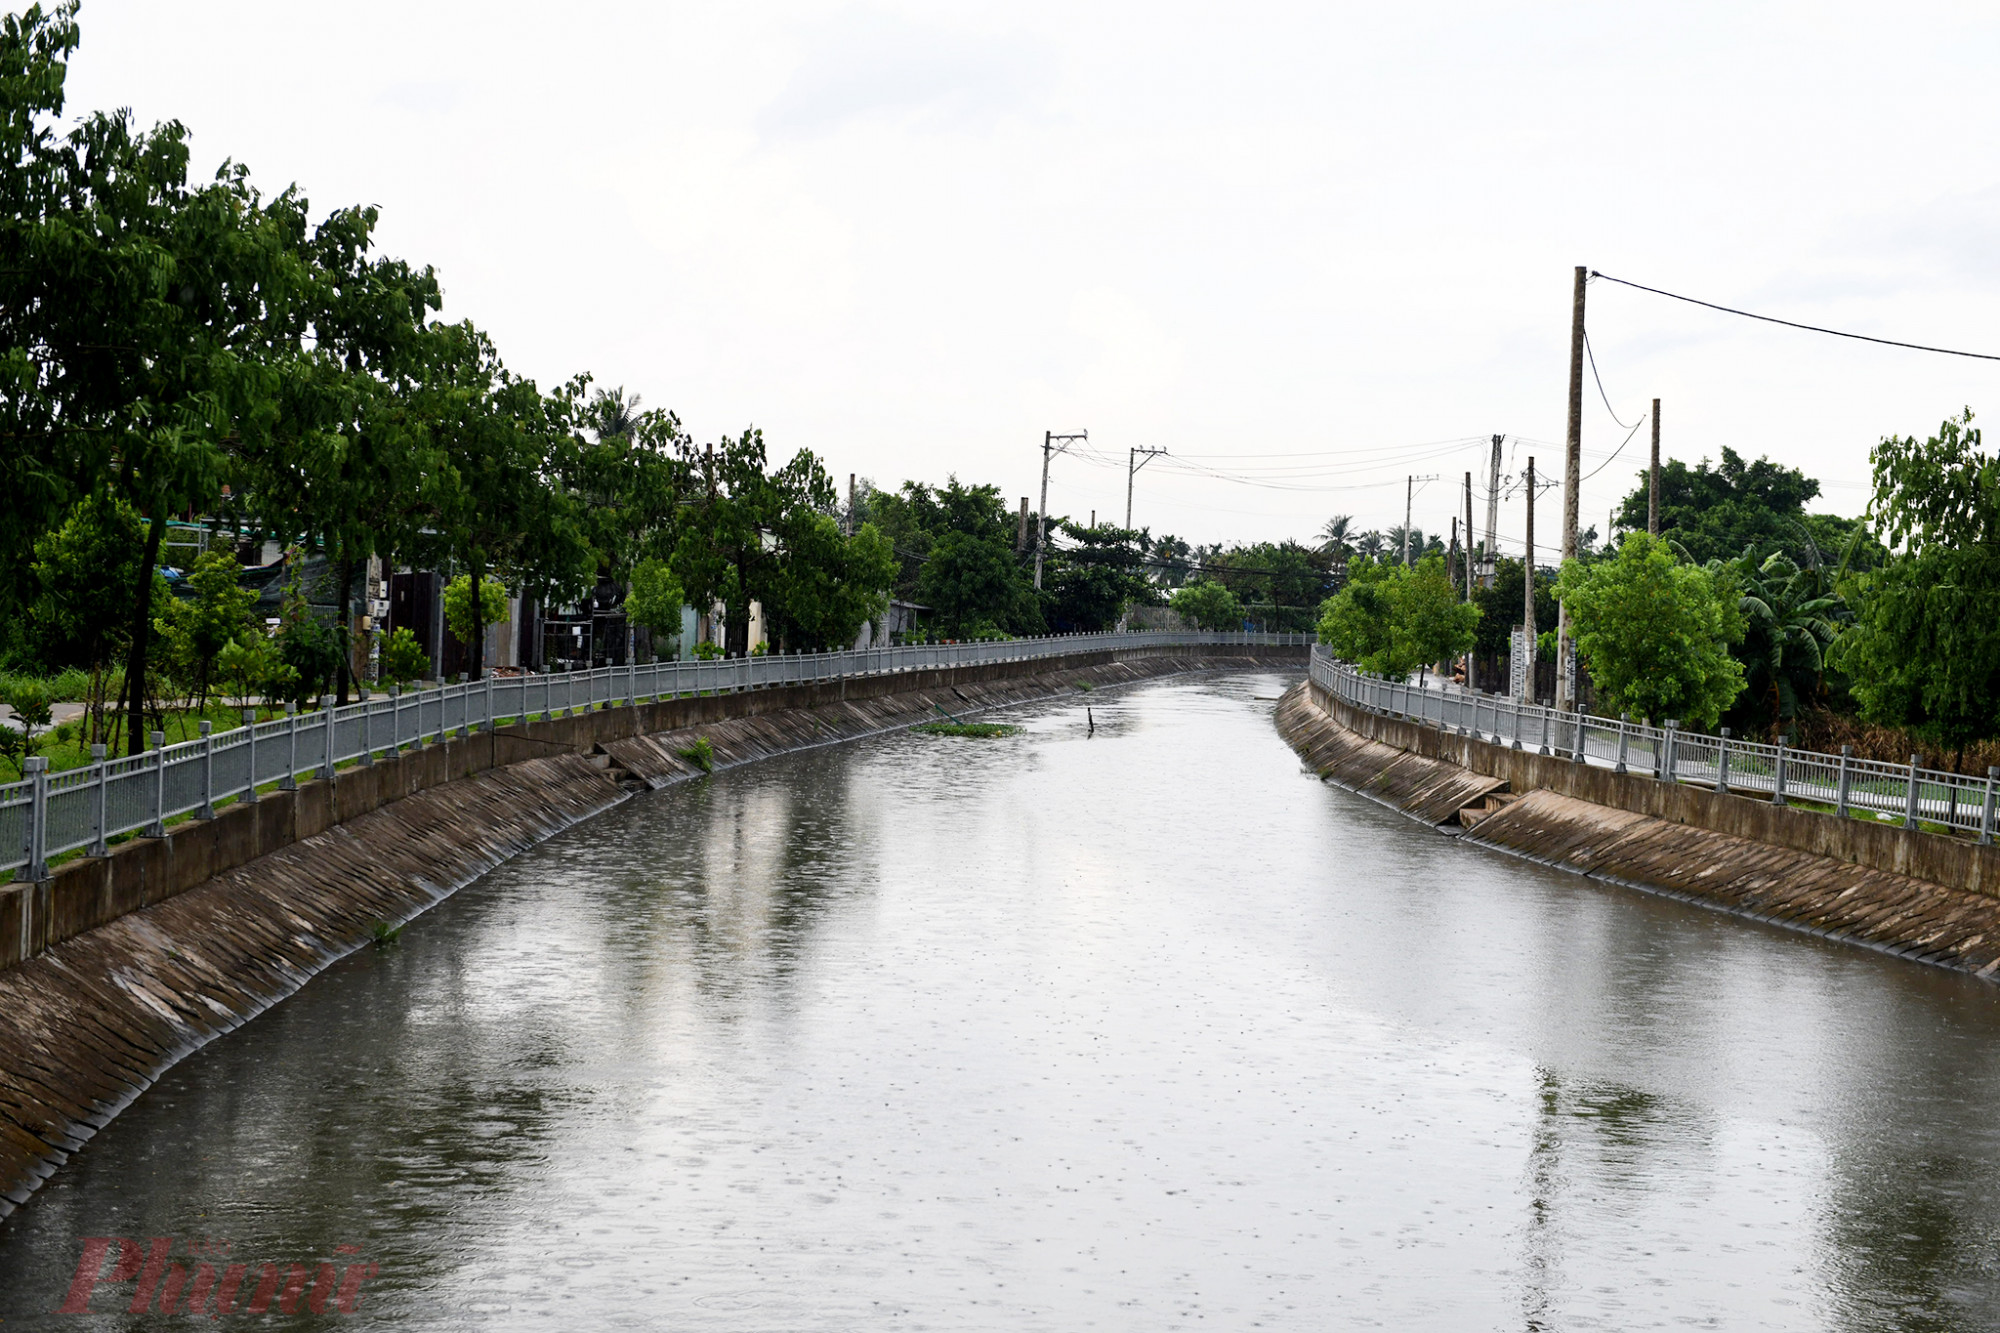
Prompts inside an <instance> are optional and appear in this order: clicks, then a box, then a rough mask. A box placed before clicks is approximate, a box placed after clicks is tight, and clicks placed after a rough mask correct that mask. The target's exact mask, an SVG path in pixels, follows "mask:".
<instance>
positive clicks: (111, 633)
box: [32, 491, 145, 671]
mask: <svg viewBox="0 0 2000 1333" xmlns="http://www.w3.org/2000/svg"><path fill="white" fill-rule="evenodd" d="M144 544H145V527H144V525H143V524H142V523H141V522H140V520H139V516H138V515H137V514H136V513H134V512H133V510H132V506H131V505H129V504H127V503H125V502H124V501H123V500H119V499H116V498H115V497H113V496H112V495H110V494H109V493H108V492H105V491H94V492H92V493H91V494H90V495H88V496H86V497H85V498H84V499H83V500H81V501H79V502H78V503H77V505H76V506H75V507H74V508H73V509H71V510H70V511H69V513H68V515H67V516H66V517H65V518H64V520H63V523H62V526H60V527H58V528H56V529H54V530H53V531H51V532H47V533H44V534H43V535H42V536H41V537H40V538H39V539H38V540H37V541H36V542H35V546H34V552H35V563H34V582H35V585H36V589H37V591H36V595H35V601H34V605H33V609H32V614H33V617H34V624H35V628H36V631H37V635H36V637H37V639H38V640H39V643H38V648H39V651H40V656H41V658H42V660H43V661H44V662H46V663H47V664H48V665H50V666H53V667H76V668H80V669H82V670H84V671H98V670H102V669H103V668H104V667H105V666H107V665H108V664H109V663H110V662H111V661H113V660H114V659H115V658H116V657H117V656H118V655H119V654H120V653H121V652H122V651H123V650H124V647H125V644H126V641H127V639H128V638H129V637H130V628H131V626H130V622H129V620H128V619H127V617H126V614H125V610H124V608H126V607H128V606H130V605H131V601H132V589H133V587H134V584H135V581H136V580H137V578H138V575H139V551H140V548H141V547H142V546H143V545H144Z"/></svg>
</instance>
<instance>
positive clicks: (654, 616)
mask: <svg viewBox="0 0 2000 1333" xmlns="http://www.w3.org/2000/svg"><path fill="white" fill-rule="evenodd" d="M686 601H687V596H686V594H685V593H683V592H682V591H681V584H680V580H679V579H677V578H675V577H674V571H673V569H672V568H671V567H670V566H669V565H668V564H667V562H666V561H664V560H661V559H658V558H657V557H653V556H648V557H646V558H645V559H643V560H641V561H639V563H638V564H636V565H634V566H633V567H632V577H631V589H630V591H628V592H627V593H626V594H625V618H626V619H627V620H628V621H630V622H631V623H632V624H634V625H643V626H644V627H645V628H647V629H648V630H651V631H652V635H653V646H654V652H655V654H656V655H657V653H658V651H659V645H660V643H661V641H662V640H665V639H673V638H675V637H677V636H678V635H679V634H680V632H681V607H682V606H683V605H684V604H685V603H686Z"/></svg>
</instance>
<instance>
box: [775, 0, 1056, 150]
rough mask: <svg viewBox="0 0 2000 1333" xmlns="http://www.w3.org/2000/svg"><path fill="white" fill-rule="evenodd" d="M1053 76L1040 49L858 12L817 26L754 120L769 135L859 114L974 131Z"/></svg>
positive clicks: (801, 134)
mask: <svg viewBox="0 0 2000 1333" xmlns="http://www.w3.org/2000/svg"><path fill="white" fill-rule="evenodd" d="M1052 81H1053V70H1052V67H1051V62H1050V60H1049V59H1048V57H1047V55H1046V54H1045V52H1044V51H1043V50H1042V48H1041V47H1039V46H1038V45H1036V44H1035V43H1033V42H1031V41H1029V40H1027V39H1026V38H1022V37H1014V36H1005V37H996V36H991V35H984V34H975V33H968V32H957V31H951V30H948V29H944V28H938V27H933V26H930V25H928V24H919V23H915V22H912V21H910V20H908V19H905V18H902V17H900V16H896V15H890V14H883V13H876V12H865V11H857V12H855V13H853V14H852V15H850V16H849V17H847V18H846V19H844V20H842V21H840V22H839V23H837V24H835V25H832V26H829V27H826V28H823V29H822V30H821V31H820V32H819V33H818V34H816V35H815V36H814V37H813V38H811V39H809V41H808V43H807V50H806V55H805V59H804V60H803V61H802V62H801V63H800V64H799V66H798V68H797V69H795V70H794V71H793V73H792V77H791V79H790V81H789V82H788V83H787V84H786V85H785V88H784V90H783V91H782V92H781V93H780V94H779V95H778V97H777V98H776V99H775V100H774V101H772V102H771V104H770V105H769V106H768V107H766V108H765V110H764V112H763V114H762V115H761V116H760V117H759V129H760V130H761V132H762V133H763V134H764V135H765V136H767V137H771V138H810V137H816V136H820V135H826V134H832V133H835V132H837V131H839V130H841V129H843V128H846V127H847V126H849V125H852V124H854V123H856V122H861V121H870V120H883V121H891V122H901V123H904V124H914V125H917V126H920V127H923V128H932V129H944V130H956V131H967V130H971V131H980V130H985V129H988V128H990V127H991V126H992V125H993V124H994V123H995V122H997V121H999V120H1001V119H1002V118H1004V117H1006V116H1009V115H1013V114H1017V113H1019V112H1021V111H1023V110H1026V109H1028V108H1030V107H1031V106H1032V105H1033V103H1034V102H1035V100H1036V98H1037V96H1038V95H1039V94H1040V93H1041V92H1042V91H1043V90H1044V89H1045V88H1047V87H1048V86H1049V85H1050V83H1051V82H1052Z"/></svg>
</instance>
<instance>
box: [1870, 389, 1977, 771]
mask: <svg viewBox="0 0 2000 1333" xmlns="http://www.w3.org/2000/svg"><path fill="white" fill-rule="evenodd" d="M1980 446H1981V440H1980V432H1979V431H1978V429H1977V428H1975V427H1974V426H1973V425H1972V413H1971V412H1970V411H1967V412H1964V413H1962V414H1961V415H1959V416H1957V417H1953V418H1950V419H1948V420H1946V421H1945V422H1944V423H1943V424H1942V425H1940V426H1939V428H1938V431H1937V434H1935V435H1933V436H1931V437H1930V438H1929V439H1926V440H1922V441H1918V440H1915V439H1910V438H1901V439H1899V438H1896V437H1893V436H1892V437H1890V438H1887V439H1884V440H1883V441H1882V442H1881V443H1880V444H1879V445H1877V446H1876V447H1875V450H1874V454H1873V460H1874V464H1875V496H1874V500H1873V502H1872V503H1871V505H1870V506H1869V513H1870V515H1871V516H1872V517H1873V518H1874V519H1875V521H1876V522H1877V523H1879V524H1880V525H1881V527H1882V530H1883V531H1884V533H1885V534H1886V535H1887V536H1888V538H1889V540H1890V541H1891V542H1892V543H1894V544H1896V545H1898V546H1906V547H1907V549H1906V551H1905V553H1904V554H1903V555H1901V556H1900V557H1899V558H1897V559H1896V560H1894V561H1892V562H1891V563H1889V564H1888V565H1887V566H1885V567H1884V568H1882V569H1880V570H1878V571H1875V572H1873V573H1866V574H1862V575H1860V576H1859V577H1858V578H1856V579H1854V580H1853V581H1852V583H1851V585H1850V589H1849V592H1850V596H1849V600H1850V601H1851V602H1852V603H1853V605H1854V608H1855V623H1854V626H1853V628H1852V629H1851V630H1850V631H1849V632H1848V633H1847V634H1845V635H1843V636H1842V637H1841V639H1840V641H1839V642H1838V643H1837V645H1836V647H1835V652H1834V654H1833V659H1834V662H1835V663H1836V664H1837V665H1838V666H1839V667H1840V668H1841V669H1842V670H1844V671H1846V672H1847V673H1848V674H1849V676H1850V677H1851V678H1852V688H1853V691H1854V696H1855V698H1856V699H1857V700H1859V701H1860V704H1861V715H1862V716H1863V717H1865V718H1867V719H1868V720H1869V721H1871V722H1876V723H1880V724H1882V725H1886V726H1899V727H1906V728H1908V729H1910V730H1911V731H1914V732H1915V733H1917V734H1918V735H1919V736H1923V737H1925V738H1927V739H1929V740H1932V741H1935V742H1937V743H1939V744H1941V745H1944V746H1948V747H1951V748H1953V749H1958V750H1961V751H1962V750H1963V748H1964V747H1965V746H1966V745H1968V744H1971V743H1972V742H1974V741H1978V740H1983V739H1986V738H1988V737H1992V736H1994V735H2000V462H1996V460H1995V459H1993V458H1991V457H1989V456H1987V455H1985V454H1983V453H1982V452H1981V451H1980Z"/></svg>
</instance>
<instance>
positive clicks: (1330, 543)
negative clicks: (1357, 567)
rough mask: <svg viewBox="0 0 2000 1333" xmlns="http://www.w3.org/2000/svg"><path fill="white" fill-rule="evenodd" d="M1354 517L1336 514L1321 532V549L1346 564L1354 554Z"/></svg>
mask: <svg viewBox="0 0 2000 1333" xmlns="http://www.w3.org/2000/svg"><path fill="white" fill-rule="evenodd" d="M1354 536H1355V534H1354V516H1353V515H1352V514H1335V515H1334V516H1333V517H1332V518H1330V519H1328V520H1327V521H1326V526H1325V527H1323V528H1321V529H1320V530H1319V540H1320V547H1321V549H1323V550H1324V551H1325V552H1326V553H1327V554H1328V555H1330V556H1332V557H1333V558H1334V559H1336V560H1339V561H1341V562H1342V563H1345V562H1346V560H1347V557H1348V556H1350V555H1353V554H1354Z"/></svg>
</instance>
